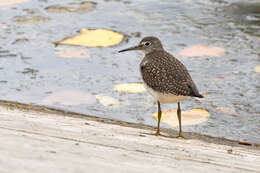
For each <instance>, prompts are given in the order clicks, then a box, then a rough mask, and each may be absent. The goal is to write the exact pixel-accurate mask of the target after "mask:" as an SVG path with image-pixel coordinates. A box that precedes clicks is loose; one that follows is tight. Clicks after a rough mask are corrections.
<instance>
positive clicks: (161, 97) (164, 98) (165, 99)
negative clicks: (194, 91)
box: [144, 83, 188, 103]
mask: <svg viewBox="0 0 260 173" xmlns="http://www.w3.org/2000/svg"><path fill="white" fill-rule="evenodd" d="M144 87H145V89H146V90H147V91H148V93H149V94H151V95H152V96H153V97H154V98H155V99H156V100H158V101H159V102H160V103H177V102H180V101H182V100H185V99H187V98H188V96H177V95H174V94H164V93H160V92H157V91H154V90H153V89H152V88H150V87H149V86H147V85H146V84H145V83H144Z"/></svg>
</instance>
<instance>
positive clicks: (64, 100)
mask: <svg viewBox="0 0 260 173" xmlns="http://www.w3.org/2000/svg"><path fill="white" fill-rule="evenodd" d="M95 102H96V97H95V96H94V95H92V94H89V93H84V92H80V91H73V90H64V91H60V92H56V93H53V94H51V95H49V96H47V97H46V98H44V100H43V101H42V103H43V104H48V105H54V104H59V105H80V104H94V103H95Z"/></svg>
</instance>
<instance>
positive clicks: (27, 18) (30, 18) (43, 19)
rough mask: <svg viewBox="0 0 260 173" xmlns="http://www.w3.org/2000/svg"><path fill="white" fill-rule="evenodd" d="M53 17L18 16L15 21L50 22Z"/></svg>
mask: <svg viewBox="0 0 260 173" xmlns="http://www.w3.org/2000/svg"><path fill="white" fill-rule="evenodd" d="M50 20H51V18H48V17H42V16H17V17H15V21H16V22H17V23H20V24H34V23H38V22H48V21H50Z"/></svg>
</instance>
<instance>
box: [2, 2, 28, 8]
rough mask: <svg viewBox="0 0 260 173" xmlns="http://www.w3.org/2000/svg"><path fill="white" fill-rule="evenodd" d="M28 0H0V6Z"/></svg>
mask: <svg viewBox="0 0 260 173" xmlns="http://www.w3.org/2000/svg"><path fill="white" fill-rule="evenodd" d="M27 1H28V0H1V1H0V7H2V6H9V5H15V4H18V3H23V2H27Z"/></svg>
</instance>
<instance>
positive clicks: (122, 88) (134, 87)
mask: <svg viewBox="0 0 260 173" xmlns="http://www.w3.org/2000/svg"><path fill="white" fill-rule="evenodd" d="M115 90H117V91H119V92H127V93H140V92H143V91H145V88H144V85H143V84H141V83H128V84H118V85H115Z"/></svg>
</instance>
